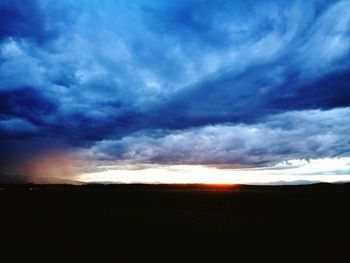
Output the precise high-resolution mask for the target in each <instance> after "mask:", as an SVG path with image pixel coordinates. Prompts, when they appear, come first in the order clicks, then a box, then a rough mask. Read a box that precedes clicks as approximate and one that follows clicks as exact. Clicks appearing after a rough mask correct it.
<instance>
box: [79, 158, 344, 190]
mask: <svg viewBox="0 0 350 263" xmlns="http://www.w3.org/2000/svg"><path fill="white" fill-rule="evenodd" d="M77 180H79V181H82V182H87V183H91V182H96V183H98V182H109V183H146V184H154V183H155V184H157V183H165V184H173V183H180V184H181V183H184V184H187V183H202V184H278V183H281V184H283V183H298V182H308V181H310V182H340V181H342V182H344V181H350V158H323V159H314V160H290V161H288V162H282V163H278V164H276V165H274V166H271V167H262V168H246V169H222V168H217V167H211V166H204V165H156V164H154V165H147V166H145V167H142V168H140V167H139V166H137V165H135V166H133V165H127V166H125V165H115V166H112V167H108V168H107V170H103V171H100V172H91V173H84V174H81V175H79V176H78V178H77Z"/></svg>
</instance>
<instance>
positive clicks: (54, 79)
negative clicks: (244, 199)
mask: <svg viewBox="0 0 350 263" xmlns="http://www.w3.org/2000/svg"><path fill="white" fill-rule="evenodd" d="M349 9H350V2H349V1H325V0H324V1H322V0H320V1H307V2H305V1H279V0H270V1H200V0H198V1H194V0H190V1H188V0H187V1H129V2H125V1H108V0H104V1H83V0H81V1H70V0H64V1H51V0H36V1H20V0H18V1H2V2H1V3H0V17H1V18H0V100H1V104H0V140H1V141H0V146H1V152H0V163H1V166H2V168H1V170H2V171H3V173H23V172H22V171H23V169H19V167H21V166H22V163H23V162H24V161H23V160H26V159H27V158H28V156H32V155H37V154H42V153H43V152H46V151H47V152H51V151H60V152H67V153H74V152H76V151H77V150H78V151H79V153H81V152H85V154H83V155H89V154H90V155H89V158H96V159H98V160H101V159H105V160H114V161H121V160H123V161H128V162H133V163H136V162H140V163H142V162H146V163H149V162H153V163H167V164H172V163H173V164H179V163H191V164H196V163H200V164H214V165H215V164H229V165H232V164H234V165H237V166H245V165H249V166H252V167H254V166H260V165H267V164H272V163H276V162H279V161H283V160H287V159H290V158H291V159H298V158H320V157H333V156H337V155H338V154H341V155H349V149H350V148H349V136H348V135H347V134H346V132H344V129H345V127H346V125H347V123H348V122H349V118H350V117H348V116H349V115H348V114H345V113H348V107H349V106H350V86H349V83H350V62H349V61H350V60H349V58H350V49H349V48H350V13H349V12H348V10H349ZM315 116H318V117H317V118H316V117H315ZM325 123H328V124H327V125H325ZM274 124H276V125H277V126H276V127H275V126H273V125H274ZM288 127H289V128H288ZM324 134H328V137H327V136H325V135H324ZM313 136H314V137H313ZM21 145H23V146H22V147H21ZM143 149H144V150H143ZM7 153H10V154H7ZM92 156H93V157H92ZM17 168H18V169H17Z"/></svg>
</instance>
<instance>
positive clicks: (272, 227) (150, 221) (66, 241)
mask: <svg viewBox="0 0 350 263" xmlns="http://www.w3.org/2000/svg"><path fill="white" fill-rule="evenodd" d="M349 201H350V184H342V185H328V184H318V185H311V186H283V187H282V186H280V187H272V186H264V187H262V186H235V187H223V186H222V187H209V186H200V185H189V186H176V185H160V186H147V185H110V186H103V185H85V186H64V185H50V186H48V185H12V186H11V185H3V186H0V209H1V212H0V223H1V239H0V240H1V246H0V249H1V257H2V258H5V255H6V256H9V257H11V258H13V259H15V258H17V257H22V258H23V257H24V258H27V259H34V260H36V259H44V260H45V261H46V262H51V261H54V260H55V261H56V260H62V261H61V262H67V261H72V260H75V261H77V260H78V261H79V262H84V260H85V259H88V260H89V261H91V260H93V261H95V262H154V261H157V262H159V261H161V262H243V261H251V262H265V261H266V259H270V260H272V259H273V260H276V259H277V261H278V262H286V261H288V262H320V261H322V262H324V261H328V262H349V254H348V252H349V250H350V235H349V234H350V211H349V208H350V203H349ZM2 262H8V261H2ZM22 262H24V261H22ZM30 262H31V261H30ZM34 262H35V261H34ZM266 262H269V261H266Z"/></svg>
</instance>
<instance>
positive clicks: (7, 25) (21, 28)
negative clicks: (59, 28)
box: [0, 0, 52, 42]
mask: <svg viewBox="0 0 350 263" xmlns="http://www.w3.org/2000/svg"><path fill="white" fill-rule="evenodd" d="M51 35H52V32H50V30H48V29H47V28H46V25H45V15H44V10H41V8H40V6H39V3H38V2H37V1H36V0H33V1H25V0H4V1H1V3H0V39H4V38H8V37H20V38H29V39H32V40H34V41H38V42H42V41H45V40H46V39H49V38H51Z"/></svg>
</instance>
